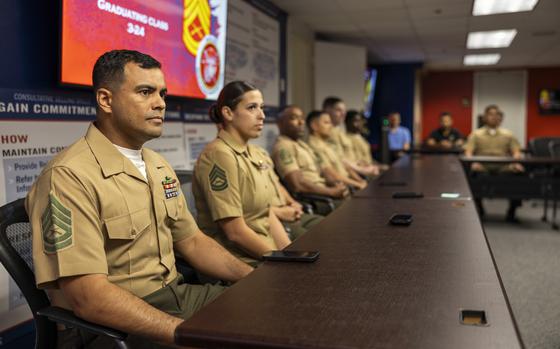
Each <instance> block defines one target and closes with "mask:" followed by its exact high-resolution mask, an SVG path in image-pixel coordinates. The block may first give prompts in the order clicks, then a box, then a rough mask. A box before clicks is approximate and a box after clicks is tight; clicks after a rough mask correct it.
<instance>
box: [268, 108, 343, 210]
mask: <svg viewBox="0 0 560 349" xmlns="http://www.w3.org/2000/svg"><path fill="white" fill-rule="evenodd" d="M277 124H278V130H279V131H280V135H279V136H278V139H277V140H276V143H275V144H274V147H273V150H272V157H273V160H274V165H275V168H276V170H277V172H278V175H279V176H280V177H281V178H282V181H283V182H284V183H285V185H286V186H287V187H288V188H290V190H291V191H292V192H293V193H297V194H299V193H303V194H314V195H323V196H328V197H331V198H333V199H334V203H335V206H338V205H340V203H341V201H340V200H339V199H342V198H344V197H345V196H346V195H348V189H347V187H346V185H344V184H343V183H340V182H339V183H333V184H332V186H328V185H327V182H326V180H325V178H324V177H323V176H322V175H321V174H322V172H323V171H322V170H323V169H321V168H320V167H319V165H318V163H319V160H318V158H317V156H316V155H315V153H314V152H313V150H312V149H311V148H310V147H309V145H308V144H307V143H305V142H304V141H303V136H304V133H305V119H304V116H303V112H302V111H301V109H300V108H298V107H296V106H288V107H286V108H284V110H282V112H281V113H280V114H279V116H278V119H277ZM323 164H324V165H325V166H326V165H328V164H327V163H323ZM327 167H328V166H327ZM314 205H315V207H316V210H317V213H320V214H327V213H329V212H330V208H329V207H327V206H326V205H323V204H322V203H321V202H315V204H314ZM323 206H324V207H323Z"/></svg>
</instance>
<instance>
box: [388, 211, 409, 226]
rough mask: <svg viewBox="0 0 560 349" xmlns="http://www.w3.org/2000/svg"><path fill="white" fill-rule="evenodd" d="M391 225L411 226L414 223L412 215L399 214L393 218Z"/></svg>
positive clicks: (390, 221)
mask: <svg viewBox="0 0 560 349" xmlns="http://www.w3.org/2000/svg"><path fill="white" fill-rule="evenodd" d="M389 223H391V224H392V225H410V224H411V223H412V215H411V214H404V213H397V214H394V215H392V216H391V219H389Z"/></svg>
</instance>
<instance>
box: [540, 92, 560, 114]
mask: <svg viewBox="0 0 560 349" xmlns="http://www.w3.org/2000/svg"><path fill="white" fill-rule="evenodd" d="M539 112H540V113H541V114H545V115H546V114H560V89H550V88H543V89H542V90H541V91H540V92H539Z"/></svg>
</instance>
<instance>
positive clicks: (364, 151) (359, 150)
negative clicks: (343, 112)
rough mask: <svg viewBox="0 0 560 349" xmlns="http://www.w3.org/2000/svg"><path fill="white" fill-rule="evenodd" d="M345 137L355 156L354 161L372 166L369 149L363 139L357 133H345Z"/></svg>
mask: <svg viewBox="0 0 560 349" xmlns="http://www.w3.org/2000/svg"><path fill="white" fill-rule="evenodd" d="M346 137H348V139H349V140H350V143H351V144H352V150H353V152H354V155H355V156H356V161H358V162H359V163H364V164H367V165H372V164H373V163H374V162H373V158H372V156H371V147H370V145H369V143H368V142H367V141H366V140H365V139H364V137H363V136H362V135H361V134H359V133H353V134H352V133H347V134H346Z"/></svg>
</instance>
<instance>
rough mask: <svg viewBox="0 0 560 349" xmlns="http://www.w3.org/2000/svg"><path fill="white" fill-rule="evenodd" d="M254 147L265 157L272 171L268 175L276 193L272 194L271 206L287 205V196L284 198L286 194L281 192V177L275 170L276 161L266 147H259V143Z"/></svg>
mask: <svg viewBox="0 0 560 349" xmlns="http://www.w3.org/2000/svg"><path fill="white" fill-rule="evenodd" d="M254 147H255V148H256V150H257V151H258V152H259V153H260V156H262V157H263V158H264V159H265V162H266V164H267V166H268V170H269V171H270V172H269V176H268V177H269V179H270V184H271V185H272V186H273V187H274V195H273V196H272V199H271V201H270V206H285V205H287V203H288V202H287V201H286V198H284V196H282V194H281V193H280V185H282V184H281V183H280V178H278V175H277V174H276V172H274V162H273V161H272V158H271V157H270V154H268V152H267V151H266V149H264V148H262V147H259V146H257V145H255V146H254Z"/></svg>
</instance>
